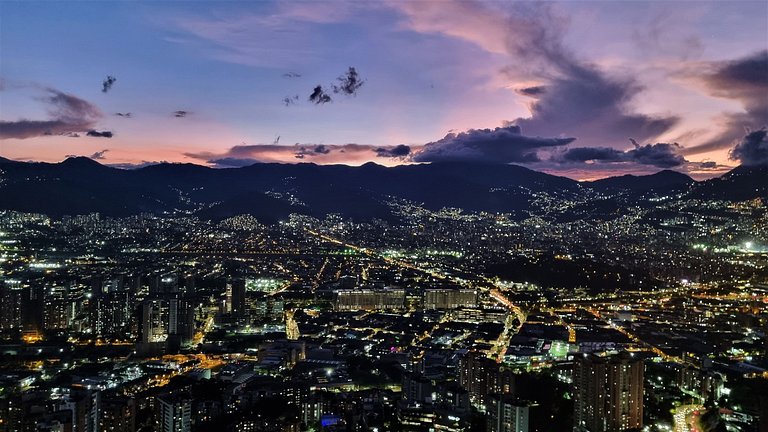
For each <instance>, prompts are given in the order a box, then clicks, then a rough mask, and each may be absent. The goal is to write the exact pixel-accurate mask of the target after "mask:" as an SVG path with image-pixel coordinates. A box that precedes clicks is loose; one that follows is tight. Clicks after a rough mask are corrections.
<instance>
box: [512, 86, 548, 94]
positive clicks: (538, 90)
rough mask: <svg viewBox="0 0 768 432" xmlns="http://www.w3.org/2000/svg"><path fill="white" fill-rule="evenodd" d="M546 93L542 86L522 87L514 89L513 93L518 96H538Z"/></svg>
mask: <svg viewBox="0 0 768 432" xmlns="http://www.w3.org/2000/svg"><path fill="white" fill-rule="evenodd" d="M545 91H546V87H544V86H532V87H522V88H519V89H515V92H516V93H517V94H519V95H523V96H540V95H542V94H544V92H545Z"/></svg>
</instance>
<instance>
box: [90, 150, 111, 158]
mask: <svg viewBox="0 0 768 432" xmlns="http://www.w3.org/2000/svg"><path fill="white" fill-rule="evenodd" d="M108 151H109V149H104V150H100V151H97V152H95V153H94V154H92V155H90V156H88V157H89V158H91V159H93V160H102V159H105V157H104V155H105V154H106V153H107V152H108Z"/></svg>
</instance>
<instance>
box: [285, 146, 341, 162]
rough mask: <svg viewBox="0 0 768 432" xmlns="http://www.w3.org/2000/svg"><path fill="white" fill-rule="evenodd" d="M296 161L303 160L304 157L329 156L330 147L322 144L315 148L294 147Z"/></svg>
mask: <svg viewBox="0 0 768 432" xmlns="http://www.w3.org/2000/svg"><path fill="white" fill-rule="evenodd" d="M295 148H296V154H295V156H294V157H295V158H296V159H304V157H305V156H312V155H318V154H323V155H326V154H329V153H330V152H331V149H332V147H330V146H326V145H324V144H319V145H317V146H314V147H313V146H306V145H296V146H295Z"/></svg>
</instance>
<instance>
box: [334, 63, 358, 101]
mask: <svg viewBox="0 0 768 432" xmlns="http://www.w3.org/2000/svg"><path fill="white" fill-rule="evenodd" d="M336 80H337V81H338V82H339V85H335V84H334V85H333V86H332V87H333V92H334V93H342V94H345V95H347V96H356V95H357V91H358V90H360V87H362V86H363V84H365V80H363V79H362V78H360V75H358V73H357V70H356V69H355V68H353V67H352V66H350V67H349V69H347V72H346V73H345V74H344V75H342V76H340V77H338V78H336Z"/></svg>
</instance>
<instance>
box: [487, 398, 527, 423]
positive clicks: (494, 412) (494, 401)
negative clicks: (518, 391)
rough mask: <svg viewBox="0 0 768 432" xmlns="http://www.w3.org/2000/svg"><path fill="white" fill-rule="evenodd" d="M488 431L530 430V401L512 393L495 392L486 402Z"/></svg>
mask: <svg viewBox="0 0 768 432" xmlns="http://www.w3.org/2000/svg"><path fill="white" fill-rule="evenodd" d="M486 412H487V414H488V417H487V423H486V425H487V426H486V429H485V430H486V432H528V418H529V415H528V403H527V402H523V401H519V400H517V399H515V398H514V396H512V395H508V394H507V395H501V394H494V395H490V396H488V401H487V402H486Z"/></svg>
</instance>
